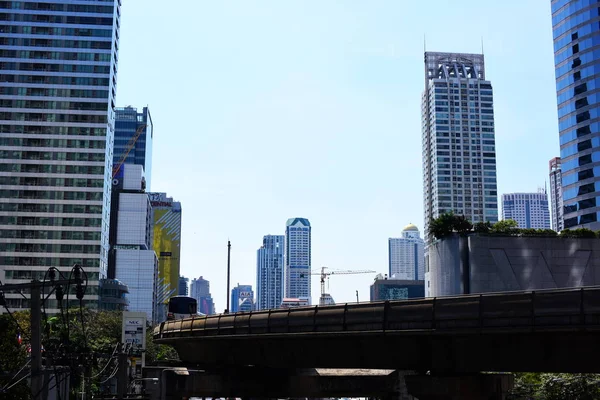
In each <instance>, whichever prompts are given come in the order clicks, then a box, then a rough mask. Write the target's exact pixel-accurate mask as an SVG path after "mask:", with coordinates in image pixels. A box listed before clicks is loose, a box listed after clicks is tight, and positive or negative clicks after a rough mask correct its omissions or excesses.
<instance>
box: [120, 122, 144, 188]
mask: <svg viewBox="0 0 600 400" xmlns="http://www.w3.org/2000/svg"><path fill="white" fill-rule="evenodd" d="M147 126H148V125H146V124H142V125H140V126H139V127H138V128H137V129H136V131H135V134H134V135H133V136H132V137H131V139H129V142H127V147H125V151H124V152H123V155H122V156H121V158H120V159H119V162H118V163H116V164H115V165H114V166H113V171H112V177H113V179H114V178H115V176H117V174H118V173H119V170H120V169H121V166H122V165H123V164H124V163H125V160H127V156H128V155H129V153H131V150H132V149H133V147H134V146H135V142H137V140H138V139H139V138H140V135H141V134H142V132H143V131H144V129H146V127H147Z"/></svg>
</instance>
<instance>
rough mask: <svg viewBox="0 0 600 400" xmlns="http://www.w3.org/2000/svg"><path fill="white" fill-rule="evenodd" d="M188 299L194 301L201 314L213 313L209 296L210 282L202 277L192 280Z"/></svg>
mask: <svg viewBox="0 0 600 400" xmlns="http://www.w3.org/2000/svg"><path fill="white" fill-rule="evenodd" d="M190 297H193V298H195V299H196V301H197V302H198V311H199V312H201V313H202V314H206V315H212V314H214V313H215V305H214V302H213V298H212V296H211V294H210V282H209V281H207V280H206V279H204V278H203V277H200V278H198V279H195V278H194V279H192V283H191V285H190Z"/></svg>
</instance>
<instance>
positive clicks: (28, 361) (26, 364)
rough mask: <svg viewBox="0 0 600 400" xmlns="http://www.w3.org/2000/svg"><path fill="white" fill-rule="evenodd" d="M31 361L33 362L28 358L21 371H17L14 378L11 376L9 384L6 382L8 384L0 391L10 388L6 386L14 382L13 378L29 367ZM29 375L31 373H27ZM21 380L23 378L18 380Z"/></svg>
mask: <svg viewBox="0 0 600 400" xmlns="http://www.w3.org/2000/svg"><path fill="white" fill-rule="evenodd" d="M30 362H31V359H29V360H27V362H26V363H25V365H23V366H22V367H21V369H20V370H19V372H17V373H16V374H15V376H13V377H12V378H10V380H9V381H8V383H7V384H6V385H5V386H4V387H3V388H2V390H0V391H4V390H8V389H7V388H6V386H8V385H10V383H11V382H12V380H13V379H15V378H16V377H17V376H19V374H20V373H21V372H22V371H23V370H24V369H25V368H27V366H28V365H29V363H30ZM27 375H28V376H29V374H27ZM21 380H22V379H19V381H18V382H20V381H21ZM11 387H12V386H11Z"/></svg>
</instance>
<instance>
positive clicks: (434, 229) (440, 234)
mask: <svg viewBox="0 0 600 400" xmlns="http://www.w3.org/2000/svg"><path fill="white" fill-rule="evenodd" d="M429 231H430V232H431V234H432V235H433V236H434V237H435V238H436V239H442V238H445V237H448V236H450V235H451V234H452V233H453V232H457V233H459V234H461V235H465V234H467V233H469V232H472V231H473V225H472V224H471V222H470V221H469V220H468V219H467V218H465V216H464V215H454V213H453V212H449V213H444V214H442V215H440V216H439V217H438V218H435V219H432V220H431V222H430V223H429Z"/></svg>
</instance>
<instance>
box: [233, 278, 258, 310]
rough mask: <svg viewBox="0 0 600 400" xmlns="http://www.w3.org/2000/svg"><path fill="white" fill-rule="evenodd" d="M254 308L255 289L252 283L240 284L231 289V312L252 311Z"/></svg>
mask: <svg viewBox="0 0 600 400" xmlns="http://www.w3.org/2000/svg"><path fill="white" fill-rule="evenodd" d="M252 310H254V291H253V290H252V285H240V284H239V283H238V285H237V286H236V287H234V288H233V289H231V312H250V311H252Z"/></svg>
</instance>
